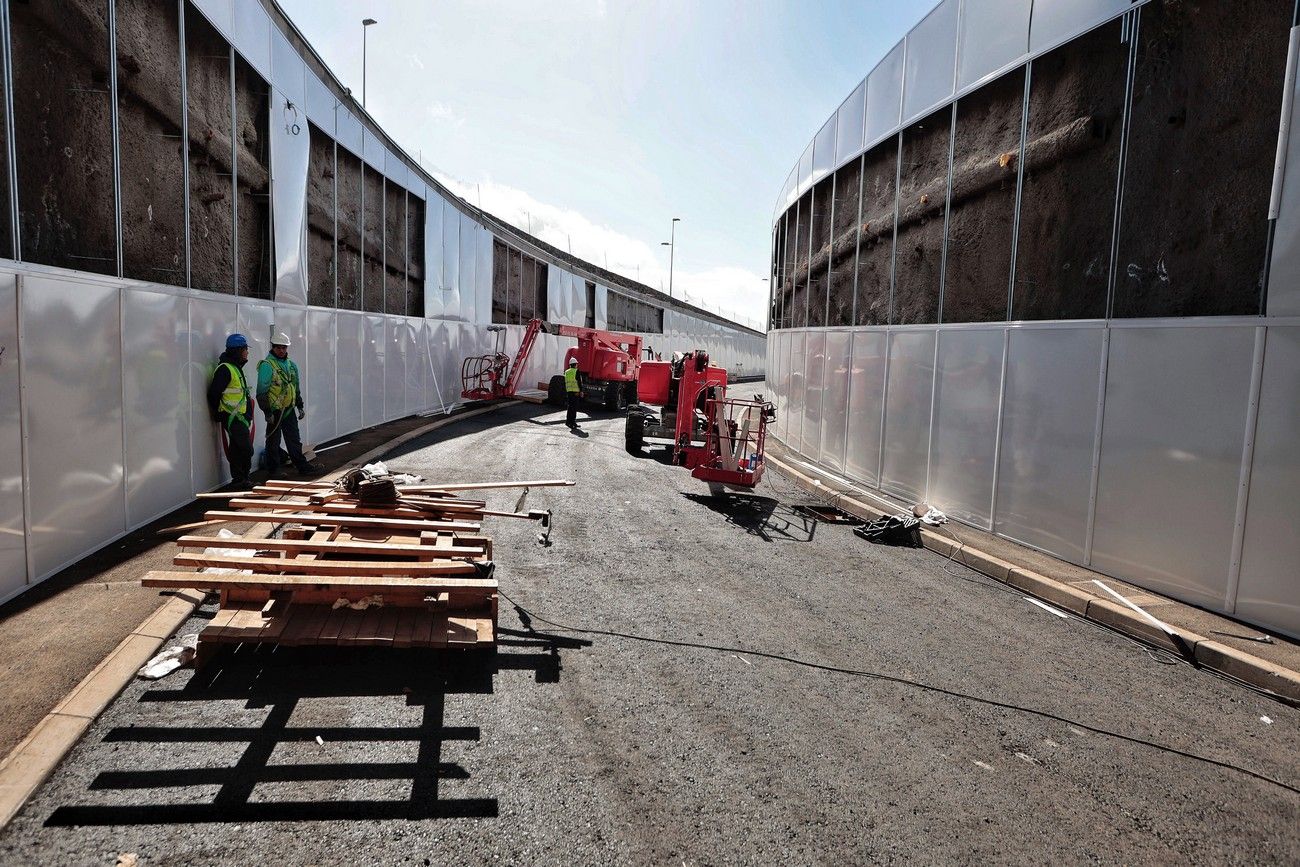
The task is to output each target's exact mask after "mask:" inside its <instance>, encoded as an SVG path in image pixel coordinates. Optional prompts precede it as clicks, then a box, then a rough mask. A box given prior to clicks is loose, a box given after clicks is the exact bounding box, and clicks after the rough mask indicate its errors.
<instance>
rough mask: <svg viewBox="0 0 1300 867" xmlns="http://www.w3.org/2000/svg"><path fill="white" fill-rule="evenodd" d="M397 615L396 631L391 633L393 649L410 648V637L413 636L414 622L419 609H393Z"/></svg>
mask: <svg viewBox="0 0 1300 867" xmlns="http://www.w3.org/2000/svg"><path fill="white" fill-rule="evenodd" d="M393 610H394V611H396V612H398V615H397V631H396V632H395V633H393V646H394V647H410V646H411V637H412V636H413V635H414V634H415V621H416V618H417V617H418V616H419V613H420V609H419V608H395V609H393Z"/></svg>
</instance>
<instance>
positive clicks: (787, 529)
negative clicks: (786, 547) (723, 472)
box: [682, 492, 817, 542]
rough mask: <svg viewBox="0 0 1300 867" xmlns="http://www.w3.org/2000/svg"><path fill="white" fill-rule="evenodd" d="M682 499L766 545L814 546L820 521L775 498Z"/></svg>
mask: <svg viewBox="0 0 1300 867" xmlns="http://www.w3.org/2000/svg"><path fill="white" fill-rule="evenodd" d="M682 496H683V497H685V498H686V499H688V500H690V501H691V502H693V503H698V504H700V505H702V506H705V507H707V508H709V509H711V510H712V511H714V512H717V513H718V514H719V515H722V516H724V517H725V518H726V519H727V523H728V524H733V525H735V526H737V527H740V528H741V529H742V530H744V531H745V532H746V533H748V534H749V535H751V536H756V537H758V538H759V539H762V540H763V541H764V542H811V541H812V540H813V537H814V536H815V535H816V534H817V520H816V519H815V518H810V517H807V516H806V515H801V514H799V513H798V512H796V511H794V509H792V508H791V507H790V506H787V505H784V504H783V503H781V502H780V501H779V500H776V499H774V498H772V497H763V496H760V495H758V494H733V493H725V494H694V493H689V492H683V493H682Z"/></svg>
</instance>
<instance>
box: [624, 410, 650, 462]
mask: <svg viewBox="0 0 1300 867" xmlns="http://www.w3.org/2000/svg"><path fill="white" fill-rule="evenodd" d="M623 444H624V445H625V446H626V447H627V453H628V454H629V455H640V454H641V447H642V446H643V445H645V413H643V412H629V413H628V414H627V422H626V423H625V424H624V426H623Z"/></svg>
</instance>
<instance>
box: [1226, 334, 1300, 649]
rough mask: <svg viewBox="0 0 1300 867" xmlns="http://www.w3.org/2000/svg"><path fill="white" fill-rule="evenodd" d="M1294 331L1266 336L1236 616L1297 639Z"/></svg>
mask: <svg viewBox="0 0 1300 867" xmlns="http://www.w3.org/2000/svg"><path fill="white" fill-rule="evenodd" d="M1297 394H1300V328H1295V327H1287V328H1283V327H1280V326H1274V327H1272V328H1269V330H1268V345H1267V349H1266V351H1265V353H1264V379H1263V382H1262V387H1261V389H1260V395H1259V423H1258V425H1257V426H1256V429H1255V462H1254V467H1253V470H1252V472H1251V475H1250V506H1249V508H1248V509H1247V510H1246V537H1245V545H1244V547H1243V549H1242V552H1241V583H1240V585H1239V586H1238V588H1237V610H1236V613H1237V616H1239V617H1245V618H1248V619H1252V620H1255V621H1256V622H1260V623H1264V624H1266V625H1268V626H1270V627H1271V628H1274V629H1284V630H1286V631H1287V632H1289V633H1290V634H1291V635H1293V636H1300V599H1298V598H1297V595H1296V582H1295V564H1296V563H1297V562H1300V534H1298V533H1296V532H1295V520H1294V519H1295V511H1294V510H1295V498H1296V491H1300V438H1298V437H1296V431H1297V430H1300V402H1297V401H1296V400H1295V396H1296V395H1297Z"/></svg>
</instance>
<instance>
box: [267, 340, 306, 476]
mask: <svg viewBox="0 0 1300 867" xmlns="http://www.w3.org/2000/svg"><path fill="white" fill-rule="evenodd" d="M257 405H258V406H260V407H261V408H262V414H263V415H264V416H265V417H266V468H267V470H269V471H270V474H271V475H275V474H276V472H277V471H278V470H279V468H280V461H281V451H280V440H281V438H283V439H284V445H285V449H286V450H287V451H288V452H289V460H291V461H293V465H294V466H295V467H296V468H297V469H298V472H299V473H310V472H312V471H314V470H319V469H322V467H321V466H320V465H319V464H312V463H309V462H308V461H307V458H305V457H304V456H303V453H302V437H301V436H300V435H299V433H298V421H299V420H300V419H302V418H303V417H304V416H306V414H307V411H306V410H305V409H303V405H302V385H301V383H300V381H299V378H298V365H296V364H294V363H293V362H292V361H290V360H289V335H287V334H285V333H283V332H281V333H280V334H277V335H275V336H274V337H272V338H271V354H270V355H268V356H267V357H266V358H263V359H262V360H261V361H259V362H258V363H257Z"/></svg>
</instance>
